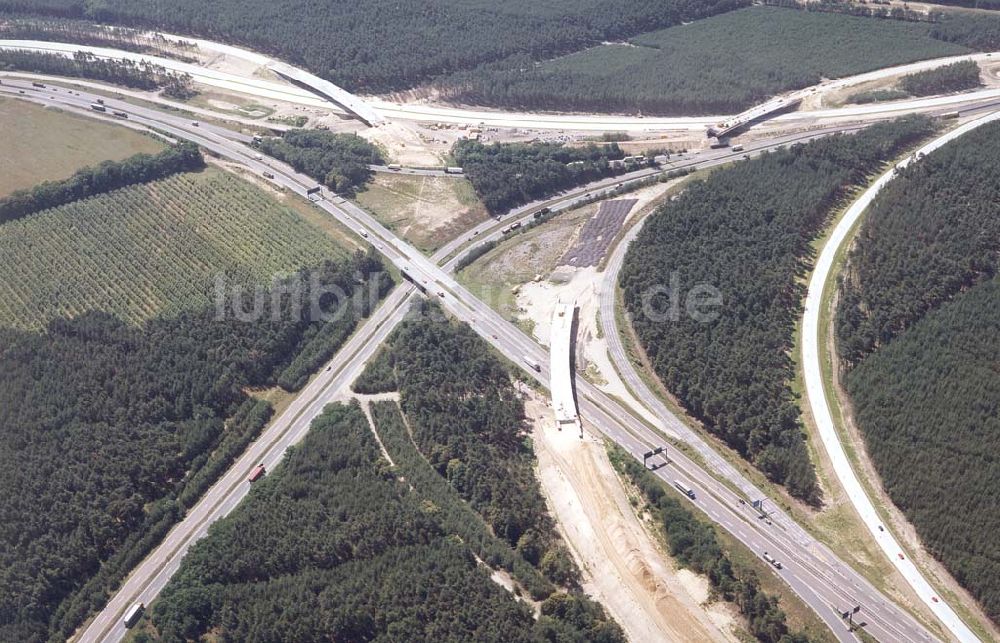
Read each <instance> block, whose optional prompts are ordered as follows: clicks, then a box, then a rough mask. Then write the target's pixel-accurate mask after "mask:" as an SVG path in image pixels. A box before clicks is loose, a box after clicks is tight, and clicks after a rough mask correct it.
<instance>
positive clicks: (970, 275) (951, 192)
mask: <svg viewBox="0 0 1000 643" xmlns="http://www.w3.org/2000/svg"><path fill="white" fill-rule="evenodd" d="M998 144H1000V123H991V124H988V125H984V126H982V127H981V128H979V129H977V130H975V131H974V132H972V133H970V134H968V135H966V136H963V137H961V138H960V139H959V140H956V141H953V142H951V143H949V144H948V145H946V146H944V147H942V148H941V149H939V150H936V151H935V152H934V153H933V154H931V155H930V156H928V157H926V158H923V159H921V160H920V161H919V162H917V163H911V164H910V166H909V167H907V168H906V169H905V170H903V171H902V172H900V173H899V174H898V175H897V176H896V178H895V179H893V181H892V182H891V183H889V185H887V186H886V188H885V189H883V190H882V192H881V193H880V194H879V195H878V197H877V198H876V199H875V201H874V202H873V203H872V205H871V206H870V207H869V209H868V213H867V215H866V217H865V222H864V224H863V225H862V227H861V229H860V231H859V233H858V237H857V241H856V243H855V246H854V248H853V249H852V251H851V254H850V262H849V264H848V269H847V271H846V273H845V275H844V277H843V278H842V279H843V282H844V283H843V284H842V293H841V303H840V305H839V307H838V312H837V340H838V349H839V354H840V357H841V359H843V360H844V361H845V362H847V363H848V364H855V363H857V362H860V361H861V360H862V359H864V357H865V356H866V355H868V354H869V353H871V352H872V351H874V350H876V349H877V348H878V347H880V346H882V345H885V344H887V343H889V342H890V341H891V340H892V339H893V338H894V337H895V336H897V335H898V334H900V333H902V332H903V331H905V330H906V328H908V327H909V326H910V325H911V324H912V323H913V322H915V321H916V320H918V319H920V318H921V317H922V316H923V315H924V314H925V313H926V312H927V311H928V310H932V309H934V308H936V307H938V306H940V305H941V304H942V303H944V302H945V301H947V300H949V299H950V298H952V297H953V296H954V295H955V294H956V293H958V292H959V291H961V290H965V289H967V288H969V287H971V286H972V285H974V284H976V283H977V282H979V281H983V280H986V279H990V278H991V277H992V276H993V275H995V274H997V270H998V268H1000V216H998V206H997V202H998V200H1000V167H998V166H997V164H996V163H994V162H993V160H994V157H997V156H998V154H997V152H996V150H997V145H998ZM998 160H1000V159H998Z"/></svg>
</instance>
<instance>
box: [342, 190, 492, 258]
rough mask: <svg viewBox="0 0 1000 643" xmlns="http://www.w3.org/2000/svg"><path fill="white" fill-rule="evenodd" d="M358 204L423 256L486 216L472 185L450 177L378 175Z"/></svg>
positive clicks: (360, 195)
mask: <svg viewBox="0 0 1000 643" xmlns="http://www.w3.org/2000/svg"><path fill="white" fill-rule="evenodd" d="M358 203H360V204H361V206H362V207H364V208H365V209H366V210H368V211H369V212H371V213H372V214H373V215H375V218H377V219H378V220H379V221H380V222H382V224H383V225H386V226H388V227H389V229H391V230H393V231H395V232H396V233H397V234H399V235H400V236H401V237H403V238H404V239H406V240H407V241H409V242H410V243H412V244H413V245H415V246H416V247H417V248H420V249H421V250H423V251H424V252H427V253H430V252H433V251H435V250H437V249H438V248H439V247H441V246H442V245H444V244H445V243H446V242H448V241H449V240H450V239H452V238H454V237H455V236H457V235H458V234H459V233H460V232H462V231H464V230H467V229H469V228H471V227H472V226H474V225H476V224H477V223H481V222H482V221H485V220H486V218H487V217H488V216H489V213H488V212H487V211H486V208H485V207H484V206H483V203H482V201H480V200H479V198H478V197H477V196H476V192H475V190H473V189H472V185H470V184H469V182H468V181H466V180H464V179H456V178H452V177H439V176H409V175H403V174H379V175H376V176H375V178H374V179H373V180H372V182H371V184H370V185H369V186H368V188H367V189H366V190H365V191H364V192H361V193H360V194H358Z"/></svg>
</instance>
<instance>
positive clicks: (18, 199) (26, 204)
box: [0, 142, 205, 224]
mask: <svg viewBox="0 0 1000 643" xmlns="http://www.w3.org/2000/svg"><path fill="white" fill-rule="evenodd" d="M203 167H205V159H204V158H203V157H202V155H201V151H200V150H199V149H198V146H197V145H195V144H194V143H188V142H182V143H178V144H177V145H175V146H173V147H168V148H166V149H164V150H163V151H161V152H158V153H157V154H135V155H133V156H130V157H128V158H127V159H124V160H122V161H104V162H102V163H101V164H100V165H97V166H92V167H91V166H88V167H84V168H82V169H79V170H77V171H76V172H75V173H74V174H73V176H71V177H69V178H68V179H63V180H61V181H45V182H43V183H39V184H38V185H36V186H35V187H33V188H31V189H29V190H18V191H16V192H13V193H11V194H10V195H8V196H6V197H3V198H2V199H0V224H3V223H5V222H7V221H13V220H15V219H20V218H22V217H26V216H28V215H29V214H34V213H36V212H41V211H42V210H47V209H49V208H54V207H57V206H60V205H65V204H67V203H72V202H73V201H79V200H80V199H86V198H87V197H91V196H95V195H97V194H103V193H105V192H110V191H112V190H117V189H118V188H122V187H125V186H127V185H135V184H137V183H149V182H150V181H155V180H157V179H162V178H166V177H168V176H170V175H172V174H177V173H179V172H190V171H193V170H199V169H201V168H203Z"/></svg>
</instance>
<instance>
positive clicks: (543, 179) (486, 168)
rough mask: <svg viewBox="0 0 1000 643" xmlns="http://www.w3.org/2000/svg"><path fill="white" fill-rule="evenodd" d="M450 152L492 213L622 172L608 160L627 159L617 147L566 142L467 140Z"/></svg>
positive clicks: (460, 142)
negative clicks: (570, 144)
mask: <svg viewBox="0 0 1000 643" xmlns="http://www.w3.org/2000/svg"><path fill="white" fill-rule="evenodd" d="M451 154H452V156H454V157H455V161H456V162H457V163H458V164H459V165H461V166H462V169H463V170H464V171H465V175H466V176H467V177H468V178H469V181H471V182H472V187H473V188H475V190H476V193H477V194H478V195H479V198H480V199H482V201H483V203H484V204H485V205H486V208H487V209H488V210H489V211H490V212H492V213H493V214H504V213H506V212H507V211H508V210H510V209H511V208H513V207H516V206H519V205H523V204H525V203H529V202H531V201H534V200H536V199H541V198H544V197H547V196H552V195H553V194H556V193H558V192H560V191H562V190H565V189H567V188H572V187H576V186H579V185H583V184H585V183H589V182H590V181H594V180H596V179H599V178H601V177H605V176H611V175H613V174H615V173H617V172H622V171H624V170H623V169H618V170H616V169H614V168H612V167H611V166H610V165H609V164H608V161H610V160H612V159H621V158H622V157H624V156H625V153H624V152H622V150H621V148H619V147H618V144H617V143H612V144H610V145H606V146H597V145H594V144H590V145H587V146H586V147H569V146H567V145H563V144H561V143H497V144H493V145H483V144H482V143H480V142H478V141H472V140H464V139H463V140H460V141H458V142H457V143H455V145H454V147H453V148H452V150H451ZM571 163H572V164H573V165H570V164H571ZM632 169H635V168H634V167H633V168H632Z"/></svg>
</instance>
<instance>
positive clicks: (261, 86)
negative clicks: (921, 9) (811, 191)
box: [0, 35, 1000, 132]
mask: <svg viewBox="0 0 1000 643" xmlns="http://www.w3.org/2000/svg"><path fill="white" fill-rule="evenodd" d="M166 36H167V37H168V38H171V39H175V40H185V41H188V42H193V43H194V44H196V45H197V46H198V47H199V49H200V50H203V51H206V52H213V53H221V54H224V55H226V56H230V57H233V58H237V59H242V60H244V61H246V62H248V63H250V64H251V65H253V66H255V67H267V68H269V69H272V70H276V71H279V72H280V73H281V75H284V76H286V77H289V78H294V79H296V80H297V81H298V82H300V83H303V84H305V85H307V86H310V87H312V88H313V91H311V90H309V89H306V88H303V87H299V86H296V85H291V84H282V83H278V82H275V81H272V80H266V79H262V78H257V77H252V76H240V75H237V74H234V73H229V72H223V71H219V70H214V69H209V68H207V67H205V66H201V65H197V64H192V63H188V62H183V61H179V60H173V59H171V58H162V57H156V56H150V55H148V54H138V53H134V52H129V51H122V50H117V49H112V48H108V47H90V46H84V45H76V44H72V43H57V42H47V41H38V40H0V49H4V48H6V49H27V50H33V51H43V52H47V53H55V54H59V55H63V56H72V55H73V53H74V52H76V51H81V50H82V51H87V52H89V53H91V54H93V55H95V56H98V57H100V58H118V59H128V60H134V61H139V60H145V61H147V62H151V63H154V64H157V65H160V66H162V67H164V68H166V69H170V70H174V71H178V72H182V73H186V74H190V75H191V76H192V78H194V79H195V80H196V81H197V82H199V83H202V84H205V85H210V86H213V87H218V88H220V89H225V90H229V91H236V92H241V93H245V94H250V95H254V96H260V97H264V98H270V99H275V100H282V101H286V102H290V103H295V104H299V105H307V106H310V107H325V108H328V109H332V110H334V111H340V112H343V111H344V110H345V108H346V110H347V111H351V112H353V113H355V114H357V115H358V116H359V118H360V119H361V120H362V121H364V122H365V123H368V124H375V125H378V124H381V123H383V122H385V121H391V120H398V121H417V122H436V123H452V124H464V125H485V126H489V127H514V128H530V129H560V130H583V131H624V132H642V131H649V132H654V131H659V132H666V131H674V132H704V131H706V130H707V129H708V128H709V127H712V126H717V125H719V124H720V123H726V122H729V123H733V122H735V121H734V119H736V120H740V118H741V115H724V114H720V115H714V116H693V117H667V118H663V117H647V118H642V117H636V116H623V115H613V114H538V113H515V112H500V111H494V110H489V109H475V108H473V109H469V108H458V107H447V106H435V105H424V104H399V103H392V102H389V101H385V100H380V99H374V98H366V99H362V98H360V97H358V96H355V95H353V94H350V93H349V92H346V91H345V90H343V89H341V88H339V87H336V86H334V85H332V84H330V83H328V82H327V81H324V80H322V79H320V78H318V77H317V76H315V75H313V74H311V73H309V72H307V71H305V70H303V69H299V68H296V67H292V66H290V65H288V64H286V63H283V62H281V61H277V60H275V59H273V58H270V57H268V56H265V55H263V54H260V53H257V52H253V51H248V50H246V49H241V48H239V47H234V46H231V45H225V44H222V43H217V42H212V41H209V40H198V39H191V38H181V37H179V36H171V35H166ZM993 57H994V55H993V54H991V53H980V54H968V55H963V56H952V57H947V58H938V59H932V60H924V61H920V62H916V63H910V64H907V65H900V66H897V67H890V68H885V69H879V70H875V71H872V72H867V73H864V74H859V75H856V76H850V77H846V78H840V79H837V80H831V81H825V82H824V83H821V84H820V85H817V86H815V87H810V88H806V89H804V90H799V91H797V92H791V93H789V94H787V95H784V96H778V97H775V98H773V99H771V100H769V101H766V102H765V103H763V104H762V105H759V106H755V107H752V108H750V109H749V110H747V111H745V112H744V113H743V115H742V120H746V119H748V118H752V117H753V118H755V116H754V114H758V115H759V114H762V113H765V112H767V111H770V110H773V109H775V108H776V107H781V106H790V105H791V104H793V103H795V102H797V101H798V100H799V99H801V98H804V97H807V96H809V95H811V94H813V93H815V92H825V91H829V90H839V89H843V88H845V87H850V86H854V85H857V84H860V83H863V82H869V81H872V80H877V79H879V78H886V77H890V76H895V75H899V74H903V73H912V72H914V71H920V70H925V69H931V68H934V67H939V66H941V65H944V64H947V63H951V62H956V61H959V60H976V61H978V62H986V61H989V60H992V59H993ZM997 98H1000V89H996V88H991V89H983V90H979V91H976V92H969V93H965V94H952V95H947V96H939V97H932V98H920V99H912V100H904V101H886V102H883V103H874V104H869V105H855V106H848V107H842V108H836V109H825V110H816V111H799V112H792V113H788V114H784V115H782V116H779V117H777V119H776V120H778V121H780V122H784V123H789V124H792V123H797V124H803V123H826V124H830V123H833V122H838V121H843V120H844V119H850V118H865V119H867V120H869V121H870V120H873V119H877V118H892V117H893V116H897V115H900V114H904V113H910V112H914V111H925V110H933V109H939V108H945V107H949V106H950V107H951V108H952V109H955V108H957V107H958V106H960V105H962V104H965V103H968V102H969V101H983V100H991V99H997Z"/></svg>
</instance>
